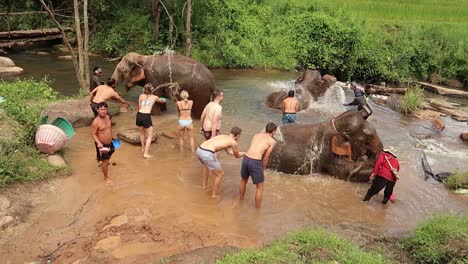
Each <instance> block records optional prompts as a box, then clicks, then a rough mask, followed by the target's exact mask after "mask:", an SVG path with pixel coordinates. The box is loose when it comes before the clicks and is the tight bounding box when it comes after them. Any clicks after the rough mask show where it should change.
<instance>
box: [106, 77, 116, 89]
mask: <svg viewBox="0 0 468 264" xmlns="http://www.w3.org/2000/svg"><path fill="white" fill-rule="evenodd" d="M107 85H109V86H112V87H115V80H114V79H112V78H109V79H107Z"/></svg>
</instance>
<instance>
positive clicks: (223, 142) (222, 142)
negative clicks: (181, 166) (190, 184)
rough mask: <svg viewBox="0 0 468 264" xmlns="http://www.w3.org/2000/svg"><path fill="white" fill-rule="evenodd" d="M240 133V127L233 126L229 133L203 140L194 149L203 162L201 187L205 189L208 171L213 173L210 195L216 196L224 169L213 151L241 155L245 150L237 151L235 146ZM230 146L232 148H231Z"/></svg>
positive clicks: (237, 156)
mask: <svg viewBox="0 0 468 264" xmlns="http://www.w3.org/2000/svg"><path fill="white" fill-rule="evenodd" d="M240 134H241V129H240V128H238V127H233V128H232V129H231V133H230V134H229V135H219V136H217V137H213V138H212V139H209V140H207V141H205V142H203V143H202V144H201V145H200V146H199V147H198V148H197V151H196V154H197V158H198V159H199V160H200V162H201V163H202V164H203V181H202V187H203V189H206V186H207V185H208V176H209V174H210V171H211V172H213V174H214V175H215V181H214V186H213V191H212V192H211V197H213V198H216V197H217V195H216V193H217V191H218V189H219V185H220V184H221V178H222V177H223V175H224V171H223V169H222V168H221V165H220V164H219V161H218V158H217V157H216V155H215V153H216V152H218V151H220V150H224V151H226V152H227V153H228V154H230V155H234V156H235V157H236V158H240V157H243V156H244V155H245V152H239V149H238V147H237V140H238V139H239V137H240ZM231 148H232V149H231Z"/></svg>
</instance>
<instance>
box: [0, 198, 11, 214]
mask: <svg viewBox="0 0 468 264" xmlns="http://www.w3.org/2000/svg"><path fill="white" fill-rule="evenodd" d="M9 207H10V200H8V198H7V197H6V196H4V195H0V212H3V211H5V210H6V209H8V208H9Z"/></svg>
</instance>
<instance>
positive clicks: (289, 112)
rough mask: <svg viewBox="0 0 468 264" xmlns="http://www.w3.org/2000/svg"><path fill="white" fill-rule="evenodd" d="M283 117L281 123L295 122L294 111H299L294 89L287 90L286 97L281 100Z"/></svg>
mask: <svg viewBox="0 0 468 264" xmlns="http://www.w3.org/2000/svg"><path fill="white" fill-rule="evenodd" d="M282 110H283V118H282V119H281V123H283V124H287V123H295V122H296V112H297V111H299V101H297V99H296V98H295V97H294V90H289V92H288V97H287V98H286V99H284V100H283V106H282Z"/></svg>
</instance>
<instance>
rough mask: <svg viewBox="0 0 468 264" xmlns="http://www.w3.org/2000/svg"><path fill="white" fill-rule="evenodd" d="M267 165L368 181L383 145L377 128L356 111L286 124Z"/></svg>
mask: <svg viewBox="0 0 468 264" xmlns="http://www.w3.org/2000/svg"><path fill="white" fill-rule="evenodd" d="M276 133H277V136H276V137H277V139H278V143H277V144H276V145H275V148H274V149H273V152H272V155H271V158H270V162H269V163H268V167H269V168H271V169H274V170H277V171H280V172H284V173H288V174H300V175H303V174H310V173H317V172H324V173H328V174H331V175H333V176H334V177H336V178H338V179H342V180H350V181H368V180H369V175H370V173H371V170H372V168H373V165H374V163H375V161H376V159H377V156H378V154H379V153H380V152H381V151H382V148H383V145H382V142H381V141H380V138H379V136H378V134H377V132H376V130H375V129H374V128H373V127H372V125H371V124H369V123H368V122H367V121H366V120H364V119H363V118H362V116H361V115H360V114H359V113H356V112H351V111H348V112H344V113H342V114H340V115H339V116H337V117H335V118H333V119H332V120H329V121H325V122H322V123H318V124H307V125H300V124H286V125H282V126H280V127H279V129H278V130H277V132H276Z"/></svg>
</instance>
